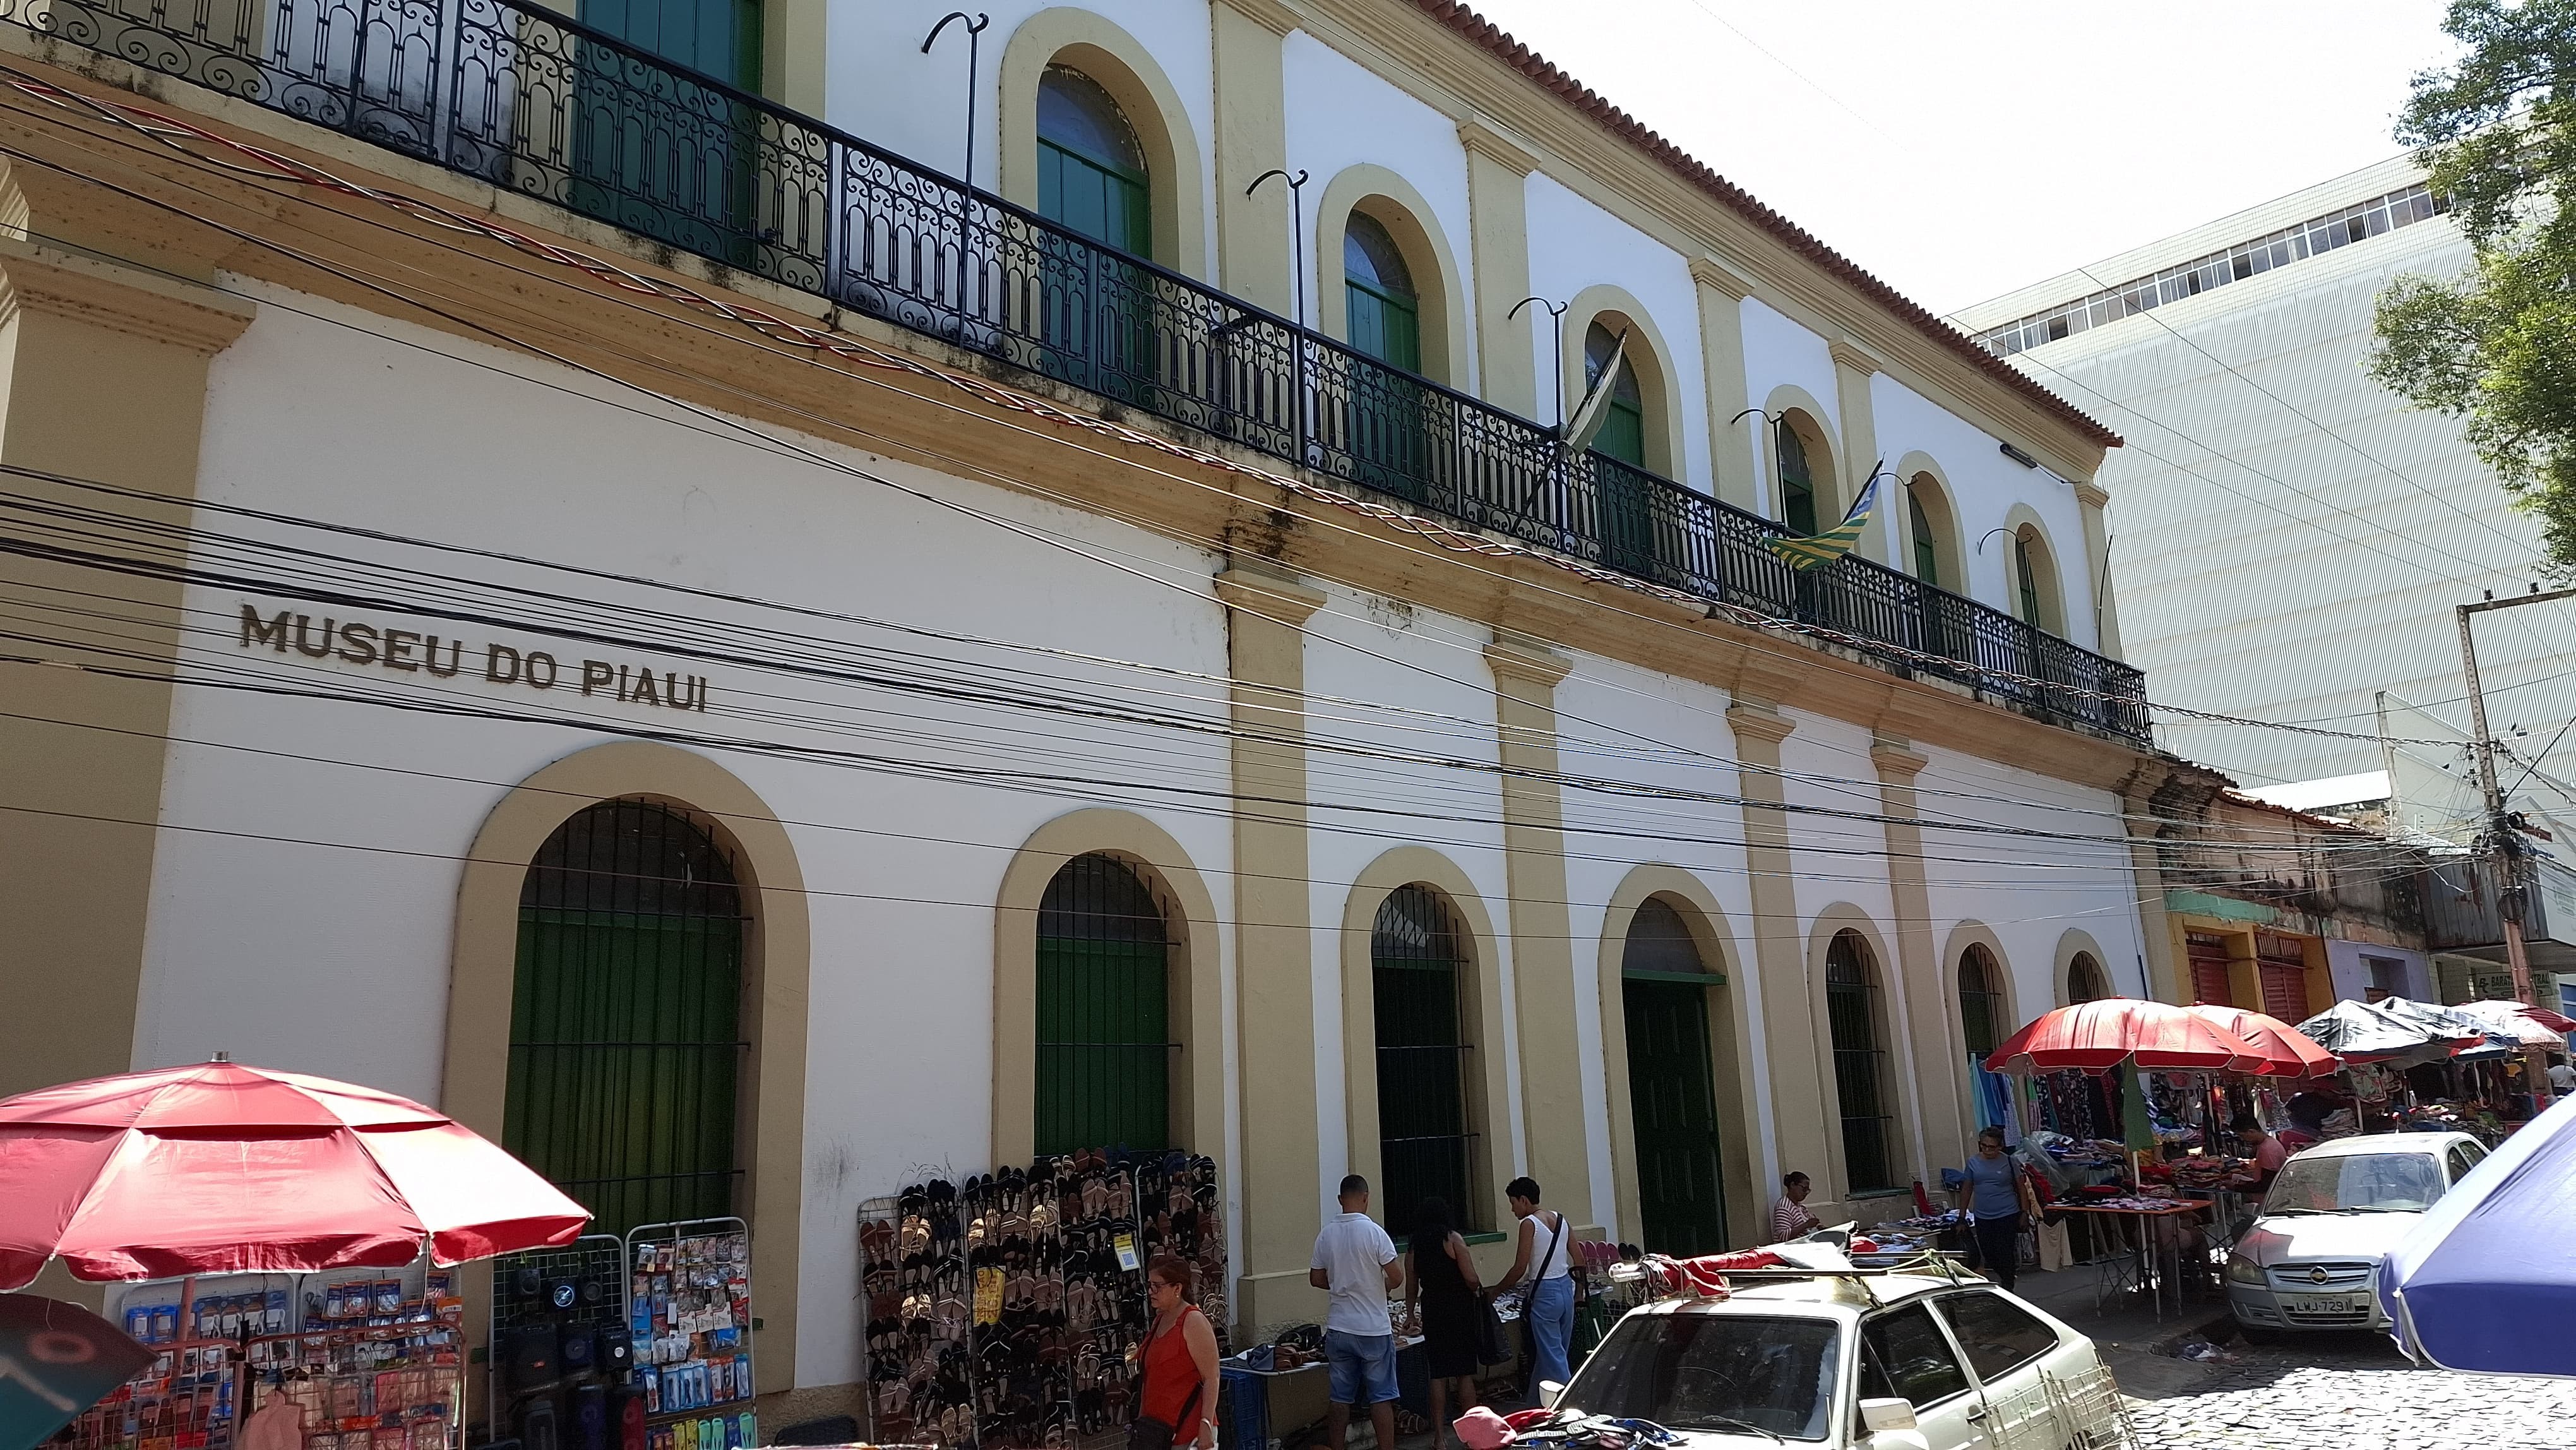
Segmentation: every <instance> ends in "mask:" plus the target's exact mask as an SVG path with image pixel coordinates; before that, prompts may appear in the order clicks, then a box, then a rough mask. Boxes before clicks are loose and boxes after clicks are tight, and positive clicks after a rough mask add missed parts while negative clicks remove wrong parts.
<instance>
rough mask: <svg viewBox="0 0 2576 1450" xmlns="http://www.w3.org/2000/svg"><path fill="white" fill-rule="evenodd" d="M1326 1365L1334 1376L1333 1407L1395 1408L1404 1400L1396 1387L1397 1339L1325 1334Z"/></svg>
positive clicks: (1328, 1330) (1331, 1330)
mask: <svg viewBox="0 0 2576 1450" xmlns="http://www.w3.org/2000/svg"><path fill="white" fill-rule="evenodd" d="M1324 1362H1325V1364H1326V1365H1327V1366H1328V1367H1329V1371H1330V1373H1331V1375H1332V1381H1333V1383H1332V1387H1331V1392H1332V1397H1333V1403H1334V1404H1337V1405H1391V1404H1394V1403H1395V1402H1396V1401H1397V1400H1399V1399H1402V1398H1403V1397H1404V1392H1403V1391H1401V1390H1399V1389H1397V1388H1396V1386H1395V1336H1394V1335H1392V1334H1346V1333H1344V1332H1342V1331H1341V1330H1338V1329H1327V1330H1325V1331H1324Z"/></svg>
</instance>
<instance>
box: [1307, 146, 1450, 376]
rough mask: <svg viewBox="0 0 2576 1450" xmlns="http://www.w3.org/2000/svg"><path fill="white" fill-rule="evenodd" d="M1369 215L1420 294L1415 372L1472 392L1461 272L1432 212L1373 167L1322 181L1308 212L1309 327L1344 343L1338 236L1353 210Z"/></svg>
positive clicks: (1405, 184)
mask: <svg viewBox="0 0 2576 1450" xmlns="http://www.w3.org/2000/svg"><path fill="white" fill-rule="evenodd" d="M1355 211H1362V212H1366V213H1368V214H1369V216H1370V217H1371V218H1372V219H1374V220H1375V221H1376V222H1377V223H1378V224H1379V225H1380V226H1383V227H1385V228H1386V231H1387V235H1389V236H1391V237H1393V238H1394V239H1395V245H1396V246H1397V247H1398V248H1399V249H1401V250H1402V251H1403V253H1404V263H1405V265H1406V266H1407V267H1410V268H1411V269H1412V270H1413V285H1414V286H1415V288H1416V289H1418V290H1419V291H1420V292H1421V294H1422V375H1423V376H1424V377H1426V378H1429V379H1431V380H1432V381H1433V382H1435V383H1447V384H1448V385H1449V386H1451V387H1453V388H1456V389H1458V390H1459V391H1461V392H1473V391H1475V384H1474V381H1473V378H1474V369H1473V367H1472V365H1471V358H1472V356H1473V355H1472V354H1471V353H1470V352H1469V350H1468V343H1467V317H1466V310H1467V309H1466V307H1465V306H1464V303H1465V300H1466V297H1467V287H1466V274H1465V273H1463V272H1461V271H1460V270H1459V268H1458V256H1457V254H1456V253H1455V252H1453V251H1451V250H1450V247H1449V239H1448V238H1447V237H1446V236H1444V235H1442V234H1441V231H1440V218H1439V213H1437V212H1435V211H1433V210H1432V209H1431V203H1429V202H1427V201H1425V200H1423V199H1422V193H1421V192H1419V191H1416V190H1414V189H1413V183H1412V182H1409V181H1407V180H1405V179H1404V178H1403V177H1401V176H1398V175H1396V174H1395V173H1394V172H1392V171H1389V170H1387V169H1386V168H1385V167H1383V166H1379V165H1376V164H1375V163H1373V162H1366V161H1363V162H1360V163H1358V164H1356V165H1352V166H1346V167H1343V168H1342V170H1341V171H1340V173H1339V174H1337V175H1335V176H1334V177H1333V179H1332V180H1331V181H1329V182H1326V183H1325V184H1324V191H1323V199H1322V200H1321V201H1319V202H1318V203H1317V204H1316V211H1315V255H1314V256H1313V257H1311V258H1309V259H1308V260H1309V262H1310V263H1311V265H1312V266H1313V267H1314V269H1315V286H1314V290H1313V292H1312V293H1311V294H1309V295H1311V296H1312V297H1313V298H1314V299H1315V314H1316V315H1315V318H1314V323H1315V327H1316V329H1317V330H1318V331H1320V332H1322V333H1323V334H1324V335H1325V336H1326V337H1329V338H1332V339H1333V340H1334V341H1336V342H1345V343H1346V342H1349V341H1350V340H1351V327H1350V305H1349V300H1348V292H1347V289H1346V288H1345V287H1344V286H1343V283H1342V279H1343V276H1344V272H1343V268H1342V238H1343V236H1344V234H1345V233H1347V232H1348V231H1349V230H1350V216H1351V213H1352V212H1355Z"/></svg>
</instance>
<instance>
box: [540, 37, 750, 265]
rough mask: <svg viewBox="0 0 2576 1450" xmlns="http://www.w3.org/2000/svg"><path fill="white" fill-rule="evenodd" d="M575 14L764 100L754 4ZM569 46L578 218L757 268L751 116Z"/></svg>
mask: <svg viewBox="0 0 2576 1450" xmlns="http://www.w3.org/2000/svg"><path fill="white" fill-rule="evenodd" d="M580 15H581V19H582V23H584V24H586V25H589V26H591V27H593V28H594V29H598V30H602V31H605V32H607V33H608V34H609V35H612V36H614V37H616V38H617V39H619V40H622V41H624V42H626V43H627V44H628V45H631V46H634V47H635V48H636V49H638V50H641V51H643V52H645V53H646V54H648V55H651V56H655V57H657V58H659V59H662V60H666V61H669V62H671V63H672V64H673V65H678V66H685V67H687V68H688V69H690V70H692V71H696V72H698V73H699V74H702V75H706V76H711V77H713V78H715V79H716V80H719V81H722V82H724V83H725V84H726V85H729V86H732V87H735V88H736V89H738V90H742V91H746V92H749V93H750V94H752V95H758V94H759V93H760V56H761V25H760V15H761V7H760V0H581V3H580ZM577 48H578V50H579V52H580V56H579V62H578V66H577V68H576V71H575V76H576V81H575V90H576V94H575V99H574V104H573V124H574V125H575V127H576V128H577V129H576V130H575V132H574V135H573V184H572V204H573V206H574V207H575V209H577V210H580V211H584V212H588V213H590V214H591V215H593V216H599V217H603V218H605V219H607V220H609V221H612V222H615V223H616V224H617V225H619V226H622V227H625V228H627V229H628V230H630V231H637V232H642V233H644V234H645V235H646V236H649V237H653V238H656V239H657V240H660V241H665V242H669V243H671V244H672V245H674V246H679V247H684V248H687V249H688V250H690V251H693V252H698V253H701V254H703V255H707V256H712V257H719V258H722V259H724V260H726V261H728V262H731V263H732V264H733V265H735V266H738V267H756V266H757V265H758V257H757V253H758V245H757V239H756V234H757V233H758V231H759V226H758V224H757V223H756V222H755V220H754V216H755V212H756V202H755V196H756V193H757V190H758V186H759V169H760V156H759V141H760V117H759V115H758V113H757V112H756V111H755V109H754V108H752V107H750V106H747V105H745V104H743V103H742V102H740V101H738V100H736V99H734V98H733V97H732V96H730V95H728V94H726V93H725V92H723V91H719V90H717V89H716V88H714V87H712V86H708V85H704V84H701V83H699V82H697V81H695V80H693V79H691V78H689V77H687V76H683V75H680V74H677V73H675V72H672V71H669V70H665V69H663V68H661V67H658V66H648V65H643V64H638V63H636V62H634V61H632V60H630V59H628V58H627V57H625V56H623V55H621V54H619V53H617V52H615V51H612V50H610V49H608V48H607V47H605V46H599V45H592V44H590V43H588V42H586V41H583V42H577Z"/></svg>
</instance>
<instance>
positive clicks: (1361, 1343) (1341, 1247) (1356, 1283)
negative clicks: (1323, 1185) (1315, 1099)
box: [1306, 1173, 1404, 1450]
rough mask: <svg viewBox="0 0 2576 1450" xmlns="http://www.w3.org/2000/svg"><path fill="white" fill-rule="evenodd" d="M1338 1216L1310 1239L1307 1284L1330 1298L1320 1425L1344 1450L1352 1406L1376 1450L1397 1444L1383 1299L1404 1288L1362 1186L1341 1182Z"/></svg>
mask: <svg viewBox="0 0 2576 1450" xmlns="http://www.w3.org/2000/svg"><path fill="white" fill-rule="evenodd" d="M1341 1205H1342V1211H1341V1212H1340V1213H1339V1214H1336V1215H1335V1216H1333V1217H1332V1218H1331V1219H1329V1220H1327V1221H1326V1222H1325V1224H1324V1231H1323V1232H1322V1233H1319V1234H1317V1235H1315V1257H1314V1261H1313V1264H1312V1266H1311V1267H1309V1268H1308V1270H1307V1272H1306V1282H1307V1283H1309V1284H1312V1285H1314V1286H1315V1287H1316V1288H1318V1289H1321V1290H1323V1291H1324V1292H1325V1293H1326V1294H1329V1295H1331V1296H1332V1301H1331V1305H1330V1307H1329V1308H1327V1309H1326V1311H1325V1313H1324V1359H1325V1362H1326V1364H1328V1365H1329V1366H1330V1367H1331V1374H1332V1384H1331V1386H1330V1394H1331V1398H1332V1404H1331V1408H1330V1409H1329V1410H1328V1411H1327V1414H1326V1419H1325V1424H1326V1427H1327V1429H1328V1430H1329V1432H1330V1434H1331V1437H1332V1446H1333V1450H1349V1447H1350V1433H1351V1407H1352V1406H1354V1405H1366V1406H1367V1407H1368V1412H1369V1424H1370V1425H1371V1426H1372V1427H1374V1428H1375V1429H1376V1431H1377V1443H1378V1444H1379V1445H1381V1446H1388V1445H1393V1444H1394V1443H1395V1402H1396V1400H1397V1399H1398V1398H1399V1397H1400V1396H1401V1394H1402V1391H1400V1390H1398V1389H1397V1388H1396V1384H1395V1325H1394V1322H1393V1321H1392V1320H1390V1319H1389V1318H1388V1317H1387V1312H1386V1296H1387V1295H1388V1294H1390V1293H1392V1292H1394V1291H1395V1290H1397V1289H1400V1288H1402V1287H1403V1286H1404V1266H1403V1265H1401V1264H1399V1263H1397V1262H1396V1258H1395V1240H1393V1239H1390V1238H1388V1237H1387V1236H1386V1230H1385V1229H1382V1228H1379V1227H1378V1226H1377V1222H1376V1220H1374V1219H1372V1218H1370V1217H1369V1216H1368V1206H1369V1185H1368V1180H1367V1179H1365V1178H1362V1177H1361V1176H1359V1175H1358V1174H1356V1173H1354V1174H1351V1175H1350V1176H1349V1177H1347V1178H1344V1179H1343V1180H1342V1192H1341Z"/></svg>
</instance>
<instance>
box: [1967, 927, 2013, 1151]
mask: <svg viewBox="0 0 2576 1450" xmlns="http://www.w3.org/2000/svg"><path fill="white" fill-rule="evenodd" d="M2005 1023H2006V1018H2005V1008H2004V992H2003V971H2002V969H2001V968H1999V967H1997V966H1996V965H1995V957H1994V953H1992V952H1990V951H1987V950H1986V948H1985V944H1984V943H1982V942H1970V943H1969V944H1968V949H1967V950H1966V951H1964V952H1961V953H1960V954H1959V1039H1960V1045H1961V1046H1963V1047H1965V1048H1966V1049H1967V1052H1968V1087H1969V1091H1970V1092H1971V1093H1972V1094H1973V1095H1974V1096H1973V1098H1972V1100H1971V1101H1970V1103H1969V1109H1970V1113H1971V1116H1973V1117H1974V1118H1975V1120H1976V1125H1977V1126H1978V1127H1980V1128H2000V1127H2002V1126H2003V1124H2004V1119H2005V1117H2006V1116H2007V1115H2008V1114H2009V1113H2010V1111H2011V1107H2012V1100H2011V1098H2010V1097H2009V1095H2008V1093H2007V1090H2006V1089H2005V1086H2004V1082H2003V1079H2001V1078H1999V1077H1997V1076H1995V1075H1994V1074H1992V1073H1989V1072H1987V1071H1986V1070H1985V1068H1986V1059H1987V1058H1988V1057H1989V1056H1991V1055H1993V1053H1994V1050H1995V1044H1996V1043H1998V1042H2000V1041H2002V1040H2003V1035H2004V1029H2005Z"/></svg>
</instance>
